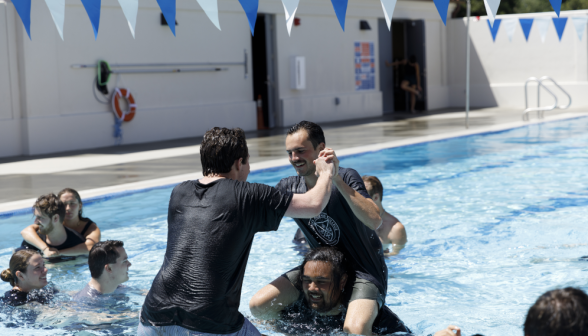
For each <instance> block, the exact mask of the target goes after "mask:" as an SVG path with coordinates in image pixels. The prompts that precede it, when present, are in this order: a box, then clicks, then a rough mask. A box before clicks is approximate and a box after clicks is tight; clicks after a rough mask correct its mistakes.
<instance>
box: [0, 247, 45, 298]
mask: <svg viewBox="0 0 588 336" xmlns="http://www.w3.org/2000/svg"><path fill="white" fill-rule="evenodd" d="M1 277H2V280H3V281H5V282H10V285H11V286H12V289H11V290H9V291H7V292H6V293H4V297H1V298H0V301H1V302H3V303H5V304H8V305H11V306H20V305H23V304H25V303H28V302H31V301H37V302H40V303H47V302H48V301H49V300H50V299H51V298H53V294H54V291H53V290H49V291H42V292H39V291H36V290H38V289H41V288H43V287H45V286H47V268H46V267H45V263H44V261H43V257H41V255H40V254H39V253H38V252H36V251H32V250H19V251H16V252H15V253H14V254H13V255H12V257H11V258H10V268H8V269H5V270H4V271H2V276H1Z"/></svg>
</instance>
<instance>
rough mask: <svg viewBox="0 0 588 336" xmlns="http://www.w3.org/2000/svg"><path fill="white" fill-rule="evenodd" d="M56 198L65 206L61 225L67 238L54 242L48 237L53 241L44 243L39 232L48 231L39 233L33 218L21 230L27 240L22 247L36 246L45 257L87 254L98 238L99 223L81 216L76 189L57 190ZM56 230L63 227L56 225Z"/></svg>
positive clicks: (39, 228) (39, 229) (79, 198)
mask: <svg viewBox="0 0 588 336" xmlns="http://www.w3.org/2000/svg"><path fill="white" fill-rule="evenodd" d="M57 198H58V199H59V200H60V201H61V202H62V203H63V204H64V207H65V215H64V216H63V220H62V225H63V227H64V230H65V232H66V235H67V237H68V238H67V239H66V241H65V242H64V243H61V244H57V243H56V242H55V241H53V239H51V242H52V243H51V244H49V243H47V241H45V240H44V239H42V237H41V234H43V235H48V233H42V232H41V227H40V225H39V223H37V221H35V223H34V224H32V225H29V226H27V227H26V228H25V229H24V230H22V231H21V233H20V234H21V235H22V237H23V239H24V240H25V242H26V244H24V242H23V247H27V248H31V247H32V248H36V249H38V250H39V251H42V253H43V256H44V257H45V258H55V257H60V256H61V257H64V256H65V257H66V256H78V255H88V253H89V252H90V249H92V246H94V244H96V243H97V242H99V241H100V229H99V228H98V225H96V223H94V222H93V221H92V220H91V219H89V218H86V217H84V216H83V214H82V209H83V204H82V198H81V197H80V194H79V193H78V192H77V191H76V190H74V189H71V188H65V189H63V190H61V191H60V192H59V194H58V195H57ZM44 231H46V230H44ZM57 231H59V232H61V231H62V230H60V229H58V230H57ZM40 232H41V233H40ZM53 235H55V233H54V234H53ZM59 238H63V237H57V240H58V241H59Z"/></svg>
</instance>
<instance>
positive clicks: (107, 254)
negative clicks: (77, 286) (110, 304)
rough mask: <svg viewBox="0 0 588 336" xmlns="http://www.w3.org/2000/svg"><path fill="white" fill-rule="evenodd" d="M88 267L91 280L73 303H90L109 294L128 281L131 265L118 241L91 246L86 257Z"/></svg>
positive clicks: (121, 243)
mask: <svg viewBox="0 0 588 336" xmlns="http://www.w3.org/2000/svg"><path fill="white" fill-rule="evenodd" d="M88 266H89V267H90V275H91V276H92V279H91V280H90V282H89V283H88V284H87V285H86V287H84V289H82V290H81V291H80V292H79V293H77V294H76V295H74V297H73V300H74V301H92V299H96V298H99V297H102V296H103V295H104V294H111V293H113V292H114V291H115V290H116V289H117V288H119V286H120V284H122V283H123V282H126V281H128V280H129V267H131V263H130V262H129V258H128V256H127V252H126V251H125V248H124V243H123V242H121V241H120V240H107V241H103V242H98V243H96V244H94V246H92V249H91V250H90V254H89V256H88Z"/></svg>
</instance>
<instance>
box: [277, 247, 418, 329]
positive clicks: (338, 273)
mask: <svg viewBox="0 0 588 336" xmlns="http://www.w3.org/2000/svg"><path fill="white" fill-rule="evenodd" d="M347 266H348V265H347V262H346V260H345V255H344V254H343V253H342V252H341V251H339V250H337V249H336V248H335V247H319V248H316V249H313V250H311V251H310V252H308V253H307V254H306V256H305V257H304V261H303V262H302V265H301V266H300V269H301V272H300V273H298V275H299V277H298V278H292V279H289V281H291V282H292V284H293V285H294V286H295V287H296V288H297V289H298V290H300V291H301V293H302V294H301V295H300V297H299V298H298V300H297V301H296V302H295V303H293V304H291V305H290V306H288V307H283V310H282V311H281V312H280V315H281V316H280V320H279V321H278V323H277V326H278V328H279V329H281V330H283V331H284V332H286V333H292V334H297V333H299V332H297V331H301V332H303V333H308V332H310V333H315V334H325V333H326V334H330V333H333V332H337V331H339V332H340V331H343V323H344V321H345V313H346V311H347V306H348V304H349V298H350V294H351V291H352V289H353V281H351V280H350V277H349V275H351V278H353V276H354V274H349V272H348V267H347ZM285 276H287V275H285ZM372 332H374V333H377V334H381V335H387V334H392V333H395V332H405V333H410V330H409V329H408V328H407V327H406V326H405V325H404V323H402V321H401V320H400V319H399V318H398V316H396V314H394V313H393V312H392V311H391V310H390V308H388V307H387V306H386V305H384V306H382V308H380V311H379V312H378V316H377V317H376V320H375V321H374V323H373V325H372Z"/></svg>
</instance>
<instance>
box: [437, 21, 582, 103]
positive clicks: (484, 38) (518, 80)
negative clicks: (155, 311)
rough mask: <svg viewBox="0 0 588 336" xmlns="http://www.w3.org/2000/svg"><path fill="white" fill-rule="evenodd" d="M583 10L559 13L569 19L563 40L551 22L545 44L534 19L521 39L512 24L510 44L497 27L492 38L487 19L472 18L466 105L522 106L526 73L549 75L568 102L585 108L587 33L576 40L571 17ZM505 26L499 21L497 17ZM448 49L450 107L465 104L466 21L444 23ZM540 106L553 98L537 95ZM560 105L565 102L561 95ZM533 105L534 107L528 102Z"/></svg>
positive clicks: (532, 93)
mask: <svg viewBox="0 0 588 336" xmlns="http://www.w3.org/2000/svg"><path fill="white" fill-rule="evenodd" d="M586 15H588V11H585V10H582V11H566V12H561V17H570V19H568V22H567V24H566V27H565V30H564V33H563V36H562V40H561V41H559V38H558V36H557V32H556V31H555V27H554V25H553V23H552V22H550V24H549V29H548V31H547V36H546V38H545V43H542V42H541V37H540V34H539V31H538V29H537V26H536V24H535V23H534V24H533V26H532V28H531V32H530V35H529V41H528V42H527V41H525V36H524V34H523V31H522V28H521V26H520V24H519V23H518V22H517V24H516V29H515V32H514V36H513V38H512V42H510V41H509V40H508V37H507V34H506V30H505V28H504V26H503V25H501V27H500V29H499V31H498V34H497V36H496V41H495V42H493V41H492V35H491V34H490V30H489V28H488V24H487V23H486V17H482V18H481V19H480V21H477V22H474V21H472V22H471V24H470V33H471V41H472V44H471V106H473V107H492V106H500V107H508V108H519V109H521V110H522V109H523V108H524V105H525V101H524V83H525V81H526V79H527V78H528V77H541V76H551V77H553V78H554V79H555V80H556V81H557V82H558V83H559V84H560V85H561V86H562V87H564V88H565V89H566V90H568V91H569V93H570V94H571V95H572V99H573V105H572V106H576V107H577V106H588V96H587V95H586V94H585V92H586V90H587V89H588V45H587V41H588V39H587V37H586V36H585V37H584V38H583V40H582V41H580V40H579V39H578V35H577V34H576V31H575V28H574V25H573V23H572V21H571V17H572V16H586ZM540 16H543V17H548V18H549V19H550V20H551V18H552V17H555V13H533V14H522V15H501V16H500V17H501V18H502V19H505V18H515V19H517V21H518V18H521V17H533V18H536V17H540ZM502 23H503V24H504V21H502ZM447 28H448V48H449V85H450V87H451V89H450V105H451V106H464V104H465V78H466V73H465V64H466V59H465V57H466V51H465V38H466V36H465V34H466V31H465V20H462V19H453V20H450V22H448V24H447ZM529 93H530V95H529V99H530V103H531V102H532V103H535V102H536V89H535V87H533V90H531V89H529ZM542 97H546V98H542V99H543V100H542V101H543V104H542V105H546V104H549V103H550V102H552V100H551V99H550V98H547V97H548V96H547V94H542ZM560 97H561V98H560V104H563V103H565V102H566V101H567V100H566V99H565V98H564V96H563V95H560ZM531 106H534V105H531Z"/></svg>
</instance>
